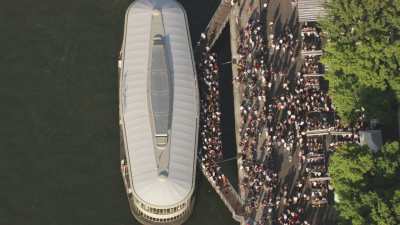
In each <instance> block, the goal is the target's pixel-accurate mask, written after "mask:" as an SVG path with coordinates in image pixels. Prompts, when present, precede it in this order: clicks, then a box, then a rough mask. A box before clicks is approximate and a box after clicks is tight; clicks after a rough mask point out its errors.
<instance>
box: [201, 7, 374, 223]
mask: <svg viewBox="0 0 400 225" xmlns="http://www.w3.org/2000/svg"><path fill="white" fill-rule="evenodd" d="M264 10H266V9H264ZM261 15H263V14H262V13H261V14H260V13H258V12H255V13H254V14H253V15H252V16H251V17H250V19H249V21H248V23H247V25H246V26H245V27H244V28H243V29H242V30H240V33H239V38H240V40H239V46H238V52H237V54H238V59H237V68H238V69H237V75H236V76H234V77H233V79H234V85H235V87H237V88H238V92H239V94H240V96H239V97H240V109H239V111H240V122H239V125H240V127H239V137H240V139H239V140H238V141H239V143H238V145H239V147H240V153H239V155H238V160H239V170H240V172H241V173H242V174H243V176H242V177H241V178H242V180H240V182H239V183H240V184H241V185H240V190H241V192H242V193H244V196H242V197H244V203H245V210H246V216H248V217H254V218H256V217H257V218H258V219H257V220H256V221H254V224H259V225H261V224H267V221H268V220H269V221H273V224H282V225H283V224H285V225H289V224H303V225H307V224H310V222H309V221H307V215H306V208H307V207H306V206H307V205H308V204H311V205H312V206H313V207H322V206H324V205H325V204H327V203H328V194H329V190H330V185H329V177H328V174H327V172H328V168H327V165H328V160H329V154H331V153H332V152H333V151H334V149H335V148H336V147H337V146H338V145H340V144H343V143H348V142H356V141H358V131H359V130H362V129H364V128H365V126H366V124H365V122H364V121H365V116H364V110H363V109H361V110H360V113H359V114H360V115H359V120H358V121H357V123H356V124H352V125H351V126H347V127H345V126H343V125H341V123H340V119H339V118H338V117H337V116H336V114H335V109H334V106H333V105H332V101H331V99H330V97H329V96H328V93H327V90H326V87H322V86H321V80H322V79H323V73H324V67H323V65H322V64H321V63H320V56H319V55H312V54H310V55H304V56H303V57H302V59H299V57H298V55H297V53H299V52H301V51H300V50H307V51H310V50H321V48H322V40H321V30H320V28H318V27H317V26H316V24H313V23H306V24H304V26H303V27H301V28H300V30H296V29H294V28H292V27H293V26H291V25H290V24H287V25H283V29H282V31H275V32H272V33H269V32H267V31H268V30H272V29H271V28H272V26H273V25H274V23H273V22H271V23H270V24H266V19H265V18H261ZM264 15H265V14H264ZM267 33H268V34H269V35H267ZM202 37H203V38H206V37H205V35H202ZM216 57H217V56H216V54H215V53H212V52H211V51H210V49H209V48H207V47H205V48H204V51H202V53H201V55H200V59H199V63H198V71H199V83H200V93H201V112H200V116H201V131H200V132H201V133H200V136H201V143H202V148H203V149H202V151H203V153H202V157H201V161H202V166H203V169H204V170H205V171H206V175H207V176H209V177H211V178H212V180H213V181H214V182H215V184H217V185H218V186H220V187H223V186H224V185H226V178H225V176H224V175H223V173H222V170H221V167H220V166H219V165H218V164H217V162H218V161H220V160H221V159H222V154H223V152H222V142H221V128H220V122H221V119H220V118H221V111H220V106H219V83H218V80H219V78H218V76H219V75H218V64H217V60H216ZM296 60H301V61H302V62H303V63H302V65H301V67H300V70H299V71H298V72H289V71H291V70H290V68H292V67H293V68H295V66H296V63H298V61H296ZM331 131H337V132H339V133H340V132H343V134H338V135H337V136H335V138H332V140H333V141H332V142H331V143H329V145H327V143H326V138H323V135H325V134H326V132H331ZM282 154H284V155H287V156H288V159H287V160H288V161H289V162H291V161H294V162H295V165H297V167H296V169H297V172H296V173H295V174H296V175H295V178H294V179H293V181H292V182H293V183H290V182H289V183H288V182H287V181H285V182H282V179H281V178H280V177H279V173H280V171H279V168H280V166H281V165H277V163H278V162H277V161H278V160H277V159H276V155H282ZM259 211H261V212H262V215H261V216H256V214H257V212H259Z"/></svg>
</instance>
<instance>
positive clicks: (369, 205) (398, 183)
mask: <svg viewBox="0 0 400 225" xmlns="http://www.w3.org/2000/svg"><path fill="white" fill-rule="evenodd" d="M329 173H330V175H331V177H332V185H333V186H334V188H335V193H336V194H337V195H338V196H339V200H340V201H339V203H338V204H337V207H338V209H339V211H340V216H341V218H342V219H343V220H344V221H345V222H346V221H347V222H349V221H350V222H351V223H352V224H354V225H364V224H371V225H374V224H376V225H397V224H400V178H399V174H400V145H399V142H392V143H387V144H385V145H384V146H383V147H382V149H381V150H380V151H379V152H377V153H373V152H372V151H371V150H370V149H369V148H368V147H367V146H359V145H356V144H348V145H344V146H342V147H340V148H338V149H337V151H336V152H335V153H334V154H333V155H332V157H331V160H330V165H329Z"/></svg>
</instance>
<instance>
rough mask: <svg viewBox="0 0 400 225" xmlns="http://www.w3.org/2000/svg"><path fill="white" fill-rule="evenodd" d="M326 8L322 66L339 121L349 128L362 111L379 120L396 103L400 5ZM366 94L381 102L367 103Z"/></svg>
mask: <svg viewBox="0 0 400 225" xmlns="http://www.w3.org/2000/svg"><path fill="white" fill-rule="evenodd" d="M327 8H328V16H327V17H326V19H325V20H324V21H322V22H321V26H322V29H323V31H324V32H325V33H326V36H327V40H328V41H327V43H326V44H325V47H324V50H325V55H324V56H323V59H322V61H323V63H325V65H327V67H328V71H327V74H326V77H327V79H328V80H329V85H330V87H329V92H330V94H331V97H332V99H333V102H334V104H335V106H336V107H337V111H338V113H339V115H340V116H341V117H342V119H343V120H344V122H351V121H352V120H353V119H354V118H352V115H353V112H354V111H355V110H356V109H359V108H360V107H361V106H363V107H365V108H366V109H367V112H370V115H369V116H370V117H378V118H380V119H382V120H384V119H385V118H387V116H388V115H387V114H388V113H389V112H390V110H388V108H390V107H393V105H396V104H397V102H398V101H399V100H400V75H399V74H400V16H399V15H400V0H379V1H376V0H330V1H328V4H327ZM370 91H373V92H374V93H378V96H379V98H380V100H381V101H379V99H378V98H376V99H373V100H374V101H369V100H370V97H371V95H368V93H369V92H370ZM374 96H376V95H374ZM382 97H383V98H382ZM382 100H384V101H382ZM392 111H393V110H392Z"/></svg>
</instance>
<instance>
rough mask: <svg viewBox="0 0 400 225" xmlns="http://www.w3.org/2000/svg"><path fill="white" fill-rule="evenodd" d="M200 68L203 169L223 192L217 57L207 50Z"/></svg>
mask: <svg viewBox="0 0 400 225" xmlns="http://www.w3.org/2000/svg"><path fill="white" fill-rule="evenodd" d="M203 39H205V36H204V38H203ZM197 66H198V71H199V74H198V77H199V88H200V137H201V148H202V154H201V165H202V167H203V168H202V169H203V170H204V171H205V173H206V175H207V176H209V177H210V178H211V180H212V181H213V182H214V183H215V184H216V185H217V186H218V187H221V188H222V187H224V186H225V185H226V177H225V175H224V174H223V173H222V169H221V167H220V166H219V165H218V161H220V160H222V158H223V152H222V138H221V135H222V132H221V126H220V125H221V109H220V102H219V98H220V94H219V82H218V79H219V77H218V76H219V68H218V63H217V55H216V53H214V52H211V51H210V49H209V48H208V47H204V48H203V51H202V53H201V55H200V59H199V63H198V64H197Z"/></svg>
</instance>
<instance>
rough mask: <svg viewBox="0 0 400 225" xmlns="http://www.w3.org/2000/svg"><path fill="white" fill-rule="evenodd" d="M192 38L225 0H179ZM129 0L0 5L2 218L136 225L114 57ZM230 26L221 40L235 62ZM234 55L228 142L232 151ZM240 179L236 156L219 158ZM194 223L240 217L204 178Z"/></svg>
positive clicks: (54, 224) (55, 224) (227, 97)
mask: <svg viewBox="0 0 400 225" xmlns="http://www.w3.org/2000/svg"><path fill="white" fill-rule="evenodd" d="M180 2H181V3H182V4H183V5H184V7H185V8H186V10H187V13H188V17H189V22H190V30H191V36H192V41H193V43H194V42H196V41H197V40H198V37H199V36H200V33H201V31H202V30H203V29H204V28H205V26H206V25H207V23H208V21H209V19H210V17H211V16H212V13H213V12H214V10H215V9H216V7H217V4H218V2H219V1H216V0H181V1H180ZM129 3H130V1H128V0H70V1H63V0H38V1H30V0H17V1H7V2H6V3H4V4H2V7H1V9H0V21H1V22H0V31H1V35H0V49H2V53H1V55H0V103H1V106H0V118H1V120H0V171H1V172H0V225H27V224H29V225H130V224H138V223H137V222H136V221H135V220H134V219H133V217H132V215H131V214H130V211H129V206H128V202H127V198H126V195H125V192H124V188H123V183H122V178H121V175H120V171H119V131H118V110H117V106H118V99H117V64H116V59H117V55H118V52H119V49H120V46H121V41H122V31H123V22H124V12H125V10H126V8H127V6H128V5H129ZM227 32H228V31H225V35H224V36H223V37H222V39H221V40H220V41H218V43H217V46H218V47H217V48H216V51H217V52H218V53H219V54H220V56H221V57H220V59H219V60H220V61H221V62H226V61H229V37H228V36H227V34H228V33H227ZM229 67H230V64H226V65H225V66H222V72H223V75H222V76H221V86H222V88H221V89H222V99H221V104H222V110H223V113H224V117H223V118H222V123H223V132H224V133H223V145H224V148H225V157H226V158H229V157H232V156H234V155H235V142H234V138H233V137H234V136H233V128H234V123H233V117H232V116H233V103H232V96H231V93H232V85H231V77H230V68H229ZM223 168H224V171H225V173H226V174H227V175H228V176H229V177H232V179H233V180H232V181H233V183H236V179H237V178H236V170H237V168H236V164H235V161H229V162H226V163H223ZM198 179H199V185H198V187H197V201H196V205H195V209H194V212H193V214H192V216H191V218H190V219H189V221H188V222H187V224H188V225H229V224H235V222H234V221H233V220H232V218H231V214H230V212H229V211H228V210H227V208H226V207H225V206H224V205H223V203H222V201H221V200H220V199H219V198H218V196H216V194H215V192H214V191H213V190H212V188H211V187H210V185H209V184H208V182H207V181H206V180H205V179H204V177H202V176H199V177H198Z"/></svg>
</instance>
